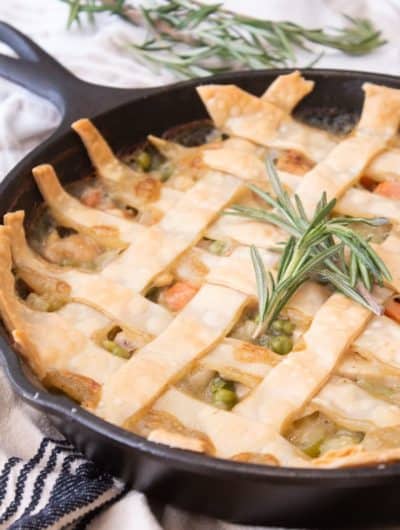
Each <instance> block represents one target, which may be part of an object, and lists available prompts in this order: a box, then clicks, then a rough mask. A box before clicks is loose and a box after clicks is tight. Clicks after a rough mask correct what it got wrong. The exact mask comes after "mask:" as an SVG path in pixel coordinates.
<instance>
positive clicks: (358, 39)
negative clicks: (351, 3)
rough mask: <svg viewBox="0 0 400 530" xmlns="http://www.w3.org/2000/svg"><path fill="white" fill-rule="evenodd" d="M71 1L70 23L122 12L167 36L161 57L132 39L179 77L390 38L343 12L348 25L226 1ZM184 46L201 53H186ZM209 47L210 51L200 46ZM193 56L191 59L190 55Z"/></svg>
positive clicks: (358, 47)
mask: <svg viewBox="0 0 400 530" xmlns="http://www.w3.org/2000/svg"><path fill="white" fill-rule="evenodd" d="M61 1H63V2H65V3H66V4H68V5H69V8H70V11H69V17H68V27H70V26H71V24H72V23H74V22H76V23H79V22H80V15H81V14H82V13H86V14H87V15H88V18H89V21H93V19H94V17H95V15H96V14H98V13H102V12H108V13H110V14H111V15H119V16H121V17H123V18H124V19H125V20H126V21H127V22H130V23H132V24H134V25H136V26H137V25H139V26H142V27H146V28H147V29H148V31H149V32H150V34H151V39H153V40H154V41H157V42H165V41H168V42H169V43H170V45H171V46H170V47H169V48H168V50H166V52H165V54H164V55H163V56H162V57H160V55H158V54H157V53H155V51H154V49H151V48H149V47H147V46H146V43H145V42H144V43H141V44H139V43H137V42H136V43H134V42H132V43H131V49H132V51H133V53H134V55H135V56H136V57H138V56H139V55H141V59H142V61H143V62H144V63H146V64H153V65H157V66H160V67H161V66H162V67H164V68H168V69H170V70H171V71H172V72H174V73H175V74H177V75H178V76H179V77H195V76H199V75H201V76H202V75H209V74H212V73H215V72H220V71H230V70H239V69H255V68H256V69H260V68H277V67H291V66H296V63H297V57H296V52H297V50H298V49H302V50H304V51H305V52H306V53H309V54H310V55H311V57H312V61H308V62H310V63H311V62H312V63H315V62H316V61H317V60H318V59H319V58H320V57H321V56H322V53H323V52H321V53H320V52H319V51H318V53H317V54H316V55H314V54H313V52H312V51H311V49H310V46H309V44H310V43H314V44H317V45H318V46H319V47H324V48H334V49H337V50H340V51H342V52H344V53H347V54H354V55H360V54H365V53H369V52H371V51H372V50H374V49H376V48H378V47H379V46H382V45H383V44H384V43H385V41H384V39H383V38H382V37H381V33H380V31H378V30H376V28H375V27H374V25H373V24H372V22H371V21H370V20H367V19H362V18H352V17H349V16H346V15H344V20H345V22H346V25H345V27H343V28H331V29H329V30H328V29H322V28H316V29H308V28H305V27H302V26H300V25H298V24H294V23H292V22H286V21H272V20H267V19H261V18H255V17H249V16H244V15H241V14H239V13H234V12H232V11H229V10H226V9H223V7H222V4H221V3H215V4H204V3H202V2H200V1H198V0H170V1H168V0H153V1H152V2H150V1H143V2H133V1H130V0H61ZM182 47H183V48H186V49H187V50H190V51H193V52H196V51H198V50H200V52H199V53H192V54H190V56H189V54H187V55H186V58H185V62H184V64H182V63H181V61H182V53H183V50H182ZM204 47H206V48H207V49H208V50H209V51H210V53H209V54H208V53H203V52H202V51H201V50H202V49H203V48H204ZM189 57H190V58H189Z"/></svg>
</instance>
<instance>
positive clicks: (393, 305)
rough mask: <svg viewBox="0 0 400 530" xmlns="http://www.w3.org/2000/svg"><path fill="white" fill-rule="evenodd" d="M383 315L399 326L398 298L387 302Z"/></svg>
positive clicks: (399, 301)
mask: <svg viewBox="0 0 400 530" xmlns="http://www.w3.org/2000/svg"><path fill="white" fill-rule="evenodd" d="M385 315H386V316H388V317H389V318H392V319H393V320H395V321H396V322H398V323H399V324H400V297H395V298H391V299H390V300H389V302H388V303H387V304H386V307H385Z"/></svg>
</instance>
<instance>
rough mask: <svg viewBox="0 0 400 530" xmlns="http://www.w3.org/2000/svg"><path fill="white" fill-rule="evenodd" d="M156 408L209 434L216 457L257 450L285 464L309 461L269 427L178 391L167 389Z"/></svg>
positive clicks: (297, 464) (299, 465)
mask: <svg viewBox="0 0 400 530" xmlns="http://www.w3.org/2000/svg"><path fill="white" fill-rule="evenodd" d="M154 410H157V411H162V412H168V413H170V414H172V415H174V416H176V417H177V418H178V419H179V421H180V422H182V423H183V424H184V425H185V426H186V427H188V428H190V429H194V430H199V431H201V432H203V433H204V434H206V435H207V436H208V438H209V439H210V440H211V442H212V443H213V444H214V447H215V449H216V456H220V457H222V458H231V457H233V456H235V455H237V454H240V453H244V452H246V453H248V452H254V453H260V454H271V455H273V456H274V457H276V458H277V459H278V461H279V463H280V464H281V465H283V466H298V467H301V466H305V465H307V463H308V461H307V458H306V457H305V456H303V455H302V454H301V453H300V451H298V450H297V449H296V448H295V447H294V446H293V445H291V444H290V443H289V442H288V441H287V440H285V438H283V437H282V436H280V435H279V434H278V433H277V432H276V431H274V430H273V429H271V428H270V427H269V426H267V425H262V424H259V423H256V422H254V421H251V420H248V419H247V418H243V417H240V416H237V415H236V414H233V413H231V412H227V411H224V410H219V409H216V408H214V407H212V406H210V405H207V404H206V403H204V402H202V401H199V400H196V399H194V398H192V397H189V396H188V395H186V394H184V393H183V392H180V391H179V390H176V389H170V390H167V392H165V394H163V396H161V398H159V399H158V400H157V402H156V403H155V405H154ZM228 433H229V434H228Z"/></svg>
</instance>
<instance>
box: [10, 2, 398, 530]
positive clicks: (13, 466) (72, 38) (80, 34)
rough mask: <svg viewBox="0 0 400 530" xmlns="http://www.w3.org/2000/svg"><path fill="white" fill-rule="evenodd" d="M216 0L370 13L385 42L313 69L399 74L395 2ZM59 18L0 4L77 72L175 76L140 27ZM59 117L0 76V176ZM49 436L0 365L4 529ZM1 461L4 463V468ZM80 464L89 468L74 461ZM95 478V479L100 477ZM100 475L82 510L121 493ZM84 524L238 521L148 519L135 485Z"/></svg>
mask: <svg viewBox="0 0 400 530" xmlns="http://www.w3.org/2000/svg"><path fill="white" fill-rule="evenodd" d="M225 5H226V7H229V8H232V9H236V10H239V11H242V12H244V13H247V14H250V15H257V16H263V17H266V18H272V19H276V20H278V19H289V20H292V21H294V22H298V23H301V24H304V25H307V26H309V27H316V26H318V27H325V26H335V25H340V24H341V23H342V17H341V13H346V14H349V15H352V16H363V17H369V18H371V19H372V20H373V21H374V22H375V23H376V25H377V26H378V27H379V28H380V29H382V30H383V33H384V35H385V37H386V38H387V40H388V41H389V42H388V44H386V45H385V46H384V47H382V48H380V49H378V50H376V51H375V52H373V53H372V54H370V55H367V56H364V57H349V56H345V55H343V54H341V53H339V52H336V51H327V52H326V54H325V55H324V57H323V58H322V59H321V60H320V62H319V64H318V66H321V67H327V68H345V69H354V70H369V71H376V72H385V73H391V74H399V73H400V31H399V21H400V3H399V2H396V1H394V0H393V1H390V0H379V1H377V0H352V1H351V2H349V1H348V0H296V1H294V0H268V2H261V1H260V0H246V1H244V0H226V2H225ZM66 18H67V7H66V5H65V4H63V3H61V2H58V1H56V0H34V1H33V0H2V1H1V2H0V19H1V20H4V21H6V22H8V23H10V24H13V25H15V26H16V27H17V28H18V29H20V30H22V31H23V32H25V33H27V34H28V35H29V36H30V37H32V38H33V39H34V40H35V41H37V42H38V43H39V44H40V45H41V46H42V47H43V48H45V49H46V50H47V51H48V52H49V53H50V54H52V55H54V56H55V57H56V58H57V59H58V60H59V61H61V62H62V63H63V64H64V65H65V66H66V67H67V68H69V69H70V70H71V71H73V72H74V73H75V74H76V75H77V76H79V77H81V78H83V79H86V80H89V81H92V82H95V83H100V84H107V85H115V86H121V87H139V86H152V85H159V84H163V83H168V82H171V81H173V80H174V78H173V75H172V74H171V73H170V72H168V71H162V72H158V73H154V72H151V71H149V70H148V69H147V68H145V67H144V66H142V65H140V64H137V63H135V62H134V60H133V58H132V56H131V55H130V53H129V52H128V51H127V48H126V47H125V46H124V45H123V43H124V42H127V41H128V40H129V39H133V40H137V39H141V38H142V37H143V33H142V31H141V30H140V29H137V28H133V27H132V26H130V25H128V24H126V23H125V22H123V21H122V20H120V19H119V18H117V17H110V16H108V15H105V14H104V15H101V16H99V17H98V19H97V20H98V22H97V25H96V26H95V27H91V26H90V25H88V24H86V23H85V24H84V25H83V27H82V28H81V29H79V28H78V27H77V26H74V27H73V28H72V29H71V30H70V31H67V30H66ZM1 51H6V47H4V48H3V46H1ZM59 119H60V118H59V114H58V111H57V110H56V109H55V108H54V107H53V106H52V105H51V104H49V103H48V102H46V101H44V100H42V99H40V98H38V97H36V96H34V95H32V94H30V93H28V92H27V91H25V90H23V89H21V88H19V87H16V86H15V85H13V84H11V83H9V82H7V81H4V80H2V79H0V178H3V177H4V175H5V174H6V172H7V171H8V170H9V169H10V168H11V167H13V165H14V164H15V163H16V162H17V161H18V160H19V159H20V158H21V157H23V156H24V154H26V153H27V152H28V151H29V150H31V149H32V148H33V147H35V146H36V145H37V144H38V143H40V142H41V141H42V140H43V139H44V138H45V137H46V136H48V135H49V134H50V133H51V132H52V130H54V128H55V127H56V126H57V123H58V122H59ZM48 437H52V438H57V433H55V432H54V431H53V430H52V428H51V426H50V425H49V424H48V422H47V420H46V418H45V417H43V416H42V415H41V414H39V413H37V412H35V411H33V410H32V409H31V408H30V407H28V406H27V405H24V404H22V403H21V401H20V400H19V399H18V398H16V397H15V395H13V393H12V391H11V389H10V387H9V384H8V382H7V380H6V378H5V376H4V374H3V373H1V371H0V528H9V527H10V524H11V522H12V521H17V520H19V518H20V517H21V515H22V513H23V512H24V510H26V506H27V505H28V504H29V501H30V500H31V496H32V494H33V492H34V491H35V490H37V488H38V484H39V485H40V484H41V488H40V493H41V496H40V499H39V500H37V502H36V504H35V503H34V502H33V506H31V509H30V513H31V514H38V513H39V512H40V510H43V509H44V507H45V503H46V499H47V498H48V497H49V496H50V495H51V493H52V491H53V489H54V487H55V484H57V478H59V480H61V479H60V473H62V472H64V471H63V468H62V463H63V462H64V457H65V453H67V452H68V451H71V449H70V448H66V447H64V446H63V445H62V442H61V444H59V443H58V442H51V441H49V442H47V441H46V438H48ZM38 452H39V456H38ZM52 455H53V456H52ZM54 455H55V456H54ZM74 458H75V457H74ZM51 459H53V460H51ZM76 459H77V461H75V460H74V462H75V464H74V465H75V468H74V467H73V466H72V464H71V466H72V468H71V469H70V470H69V471H68V472H69V473H70V475H71V473H74V470H75V469H78V467H79V465H78V464H79V463H80V460H79V457H76ZM49 460H50V464H49ZM31 462H33V463H32V464H31ZM4 466H8V467H7V468H6V472H5V473H4ZM46 466H47V467H46ZM24 469H28V471H29V473H28V472H27V471H24V472H22V471H23V470H24ZM79 469H83V470H85V469H89V468H85V467H84V466H83V467H81V468H79ZM43 470H45V471H43ZM70 475H69V476H70ZM40 477H42V478H43V477H44V478H43V480H39V478H40ZM61 478H62V477H61ZM97 479H98V481H99V483H101V480H102V478H101V476H100V477H97ZM97 479H96V480H97ZM108 480H109V484H108V487H107V488H104V491H103V492H102V493H101V495H99V496H98V497H96V498H95V499H92V501H91V504H90V509H93V508H96V506H101V505H102V504H103V503H104V502H106V501H107V500H112V499H115V497H116V496H117V495H119V494H120V493H121V492H122V490H123V486H122V485H121V484H120V483H119V482H118V481H113V480H111V479H108ZM61 482H62V480H61ZM103 482H104V480H103ZM13 503H14V504H13ZM85 511H87V509H86V510H85V507H84V506H83V507H82V506H80V507H77V508H76V510H75V512H74V514H73V516H71V513H69V514H68V515H66V516H65V518H64V519H62V522H60V519H59V520H58V522H48V523H43V524H44V526H43V525H42V526H38V523H35V524H36V526H24V525H22V524H19V523H15V526H13V527H12V528H19V529H23V528H35V529H36V528H37V529H39V528H54V529H56V528H57V529H58V528H61V527H63V525H64V524H67V523H70V521H72V520H73V519H74V518H75V516H77V517H78V516H80V515H82V514H83V513H85ZM6 512H7V513H8V514H10V513H11V515H7V517H8V519H7V522H5V521H4V522H3V523H1V517H2V516H3V518H4V519H5V517H4V516H5V513H6ZM48 521H50V520H48ZM88 525H89V526H88V528H91V529H96V530H103V529H104V530H106V529H107V530H111V529H112V530H114V529H118V530H128V529H129V530H134V529H137V530H159V529H160V528H164V529H166V530H183V529H189V528H190V529H191V530H206V529H207V530H228V529H233V528H235V529H238V528H239V527H236V526H233V525H228V524H226V523H222V522H217V521H211V520H208V519H205V518H202V517H199V516H192V515H189V514H183V513H181V512H179V511H177V510H175V509H173V508H170V507H166V508H165V509H164V510H162V513H161V516H160V517H159V520H158V521H157V520H156V518H155V517H154V516H153V514H152V511H151V510H150V508H149V505H148V503H147V500H146V499H145V498H144V496H143V495H141V494H139V493H137V492H129V493H125V494H124V495H123V496H122V498H121V499H120V500H118V501H117V502H114V503H113V504H112V505H111V507H109V508H108V509H103V510H102V511H101V512H100V514H99V515H97V516H96V517H95V518H94V519H93V520H92V521H91V522H89V523H88Z"/></svg>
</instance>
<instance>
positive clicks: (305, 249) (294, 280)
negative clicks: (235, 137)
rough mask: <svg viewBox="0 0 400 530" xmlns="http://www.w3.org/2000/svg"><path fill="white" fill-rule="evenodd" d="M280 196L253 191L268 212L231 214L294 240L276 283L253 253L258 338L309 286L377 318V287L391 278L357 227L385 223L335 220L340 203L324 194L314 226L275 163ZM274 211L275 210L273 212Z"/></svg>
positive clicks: (284, 249) (273, 176)
mask: <svg viewBox="0 0 400 530" xmlns="http://www.w3.org/2000/svg"><path fill="white" fill-rule="evenodd" d="M266 166H267V170H268V173H269V177H270V182H271V185H272V189H273V191H274V193H275V196H274V197H272V196H271V195H270V194H268V193H266V192H265V191H263V190H261V189H260V188H258V187H257V186H254V185H249V188H250V189H251V190H252V191H253V192H254V193H255V194H256V195H257V196H258V197H259V198H261V199H262V200H264V202H265V203H266V204H267V206H268V209H265V210H264V209H262V208H252V207H248V206H240V205H233V206H231V207H230V208H229V210H227V211H226V212H225V213H226V214H230V215H240V216H244V217H247V218H250V219H256V220H258V221H261V222H267V223H272V224H273V225H275V226H277V227H279V228H282V229H284V230H286V231H287V232H288V233H289V234H290V237H289V238H288V240H287V241H286V243H284V244H283V245H280V247H281V258H280V262H279V266H278V270H277V274H276V281H275V280H274V279H273V277H272V276H271V275H270V274H269V275H268V277H267V274H266V272H265V270H263V263H262V260H261V258H260V255H259V253H258V251H257V249H255V248H254V247H252V249H251V257H252V260H253V265H254V270H255V275H256V283H257V293H258V299H259V325H258V326H257V329H256V331H255V337H257V336H259V334H261V333H263V332H265V331H266V330H267V329H268V328H269V326H270V325H271V323H272V322H273V320H274V319H275V318H276V317H277V316H278V315H279V313H280V311H281V310H282V309H283V307H284V306H285V305H286V304H287V302H288V301H289V299H290V298H291V296H292V295H293V294H294V293H295V292H296V290H297V289H298V288H299V287H300V286H301V285H302V284H303V283H304V282H305V281H307V280H309V279H314V280H317V281H318V280H319V281H322V282H325V283H328V284H330V285H331V286H332V287H333V288H335V289H337V290H338V291H340V292H341V293H343V294H344V295H346V296H348V297H349V298H351V299H353V300H355V301H356V302H358V303H360V304H362V305H363V306H364V307H367V308H368V309H369V310H370V311H373V312H374V313H375V314H381V312H382V308H381V306H380V305H379V303H378V302H377V301H376V300H375V299H374V297H373V296H372V294H371V291H372V288H373V286H374V284H378V285H382V284H383V281H384V280H390V272H389V271H388V269H387V267H386V266H385V264H384V263H383V261H382V260H381V258H379V256H378V255H377V254H376V252H375V251H374V249H373V248H372V247H371V245H370V244H369V242H368V240H367V239H365V238H363V237H362V236H361V235H359V234H358V233H357V232H355V231H354V230H352V228H351V225H352V224H353V223H355V222H357V223H365V224H367V225H371V226H380V225H382V224H385V223H387V222H388V221H387V220H386V219H384V218H376V219H364V218H347V217H336V218H331V213H332V211H333V209H334V207H335V204H336V201H335V199H332V200H331V201H329V202H328V200H327V196H326V193H323V194H322V196H321V199H320V200H319V202H318V204H317V207H316V208H315V212H314V215H313V217H312V219H311V220H308V218H307V216H306V214H305V210H304V206H303V204H302V202H301V200H300V198H299V197H298V196H296V195H295V196H294V201H293V202H292V200H291V198H290V197H289V195H288V193H287V192H286V191H285V190H284V188H283V186H282V184H281V182H280V180H279V176H278V173H277V171H276V169H275V166H274V164H273V163H272V160H270V159H267V161H266ZM271 207H272V210H271Z"/></svg>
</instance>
